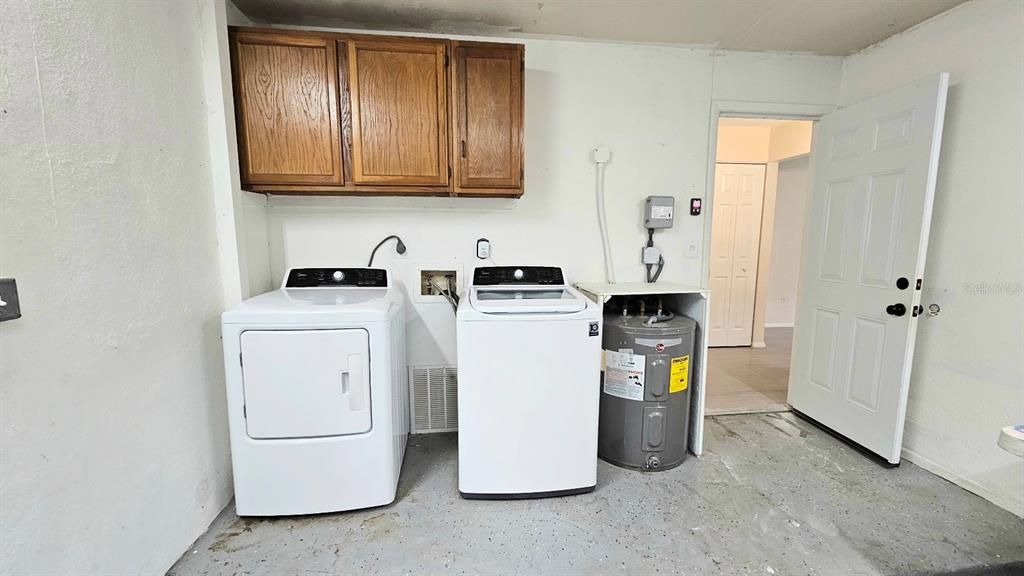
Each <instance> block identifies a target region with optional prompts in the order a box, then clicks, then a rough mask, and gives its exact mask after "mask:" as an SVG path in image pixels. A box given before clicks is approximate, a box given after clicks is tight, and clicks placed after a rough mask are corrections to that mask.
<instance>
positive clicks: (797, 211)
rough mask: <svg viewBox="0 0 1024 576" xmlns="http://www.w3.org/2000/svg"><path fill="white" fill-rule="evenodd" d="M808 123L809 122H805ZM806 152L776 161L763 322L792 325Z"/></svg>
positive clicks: (804, 205)
mask: <svg viewBox="0 0 1024 576" xmlns="http://www.w3.org/2000/svg"><path fill="white" fill-rule="evenodd" d="M806 124H807V125H808V126H809V125H810V122H807V123H806ZM808 158H809V157H808V156H803V157H801V158H794V159H792V160H786V161H783V162H779V177H778V186H777V187H776V191H775V217H774V220H773V234H772V245H771V258H770V260H769V262H770V264H769V269H768V283H767V292H766V297H765V320H764V321H765V324H766V325H767V326H768V327H772V326H792V325H793V321H794V320H795V319H796V292H797V284H798V283H799V280H800V249H801V246H802V245H803V239H804V238H803V236H804V218H805V215H806V213H807V197H808V194H809V190H810V171H809V165H810V161H809V159H808Z"/></svg>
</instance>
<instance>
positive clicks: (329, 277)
mask: <svg viewBox="0 0 1024 576" xmlns="http://www.w3.org/2000/svg"><path fill="white" fill-rule="evenodd" d="M284 287H285V288H338V287H358V288H387V287H388V272H387V270H383V269H381V268H292V269H291V270H289V271H288V277H287V278H285V281H284Z"/></svg>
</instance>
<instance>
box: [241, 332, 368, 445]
mask: <svg viewBox="0 0 1024 576" xmlns="http://www.w3.org/2000/svg"><path fill="white" fill-rule="evenodd" d="M241 345H242V389H243V396H244V397H245V429H246V433H247V434H248V435H249V437H250V438H257V439H269V438H310V437H317V436H340V435H344V434H361V433H363V432H369V431H370V427H371V425H372V422H371V419H370V348H369V335H368V334H367V333H366V330H363V329H361V328H350V329H340V330H249V331H246V332H243V333H242V336H241Z"/></svg>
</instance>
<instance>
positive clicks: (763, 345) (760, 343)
mask: <svg viewBox="0 0 1024 576" xmlns="http://www.w3.org/2000/svg"><path fill="white" fill-rule="evenodd" d="M750 347H751V348H767V346H766V345H765V343H764V342H754V343H752V344H751V345H750Z"/></svg>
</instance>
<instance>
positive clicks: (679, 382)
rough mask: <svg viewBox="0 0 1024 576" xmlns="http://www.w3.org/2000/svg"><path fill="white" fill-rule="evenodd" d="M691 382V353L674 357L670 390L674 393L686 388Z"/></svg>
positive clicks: (669, 382)
mask: <svg viewBox="0 0 1024 576" xmlns="http://www.w3.org/2000/svg"><path fill="white" fill-rule="evenodd" d="M689 384H690V355H689V354H687V355H686V356H679V357H677V358H673V359H672V373H671V374H670V375H669V379H668V392H669V394H674V393H676V392H682V391H683V390H686V387H687V386H688V385H689Z"/></svg>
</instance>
